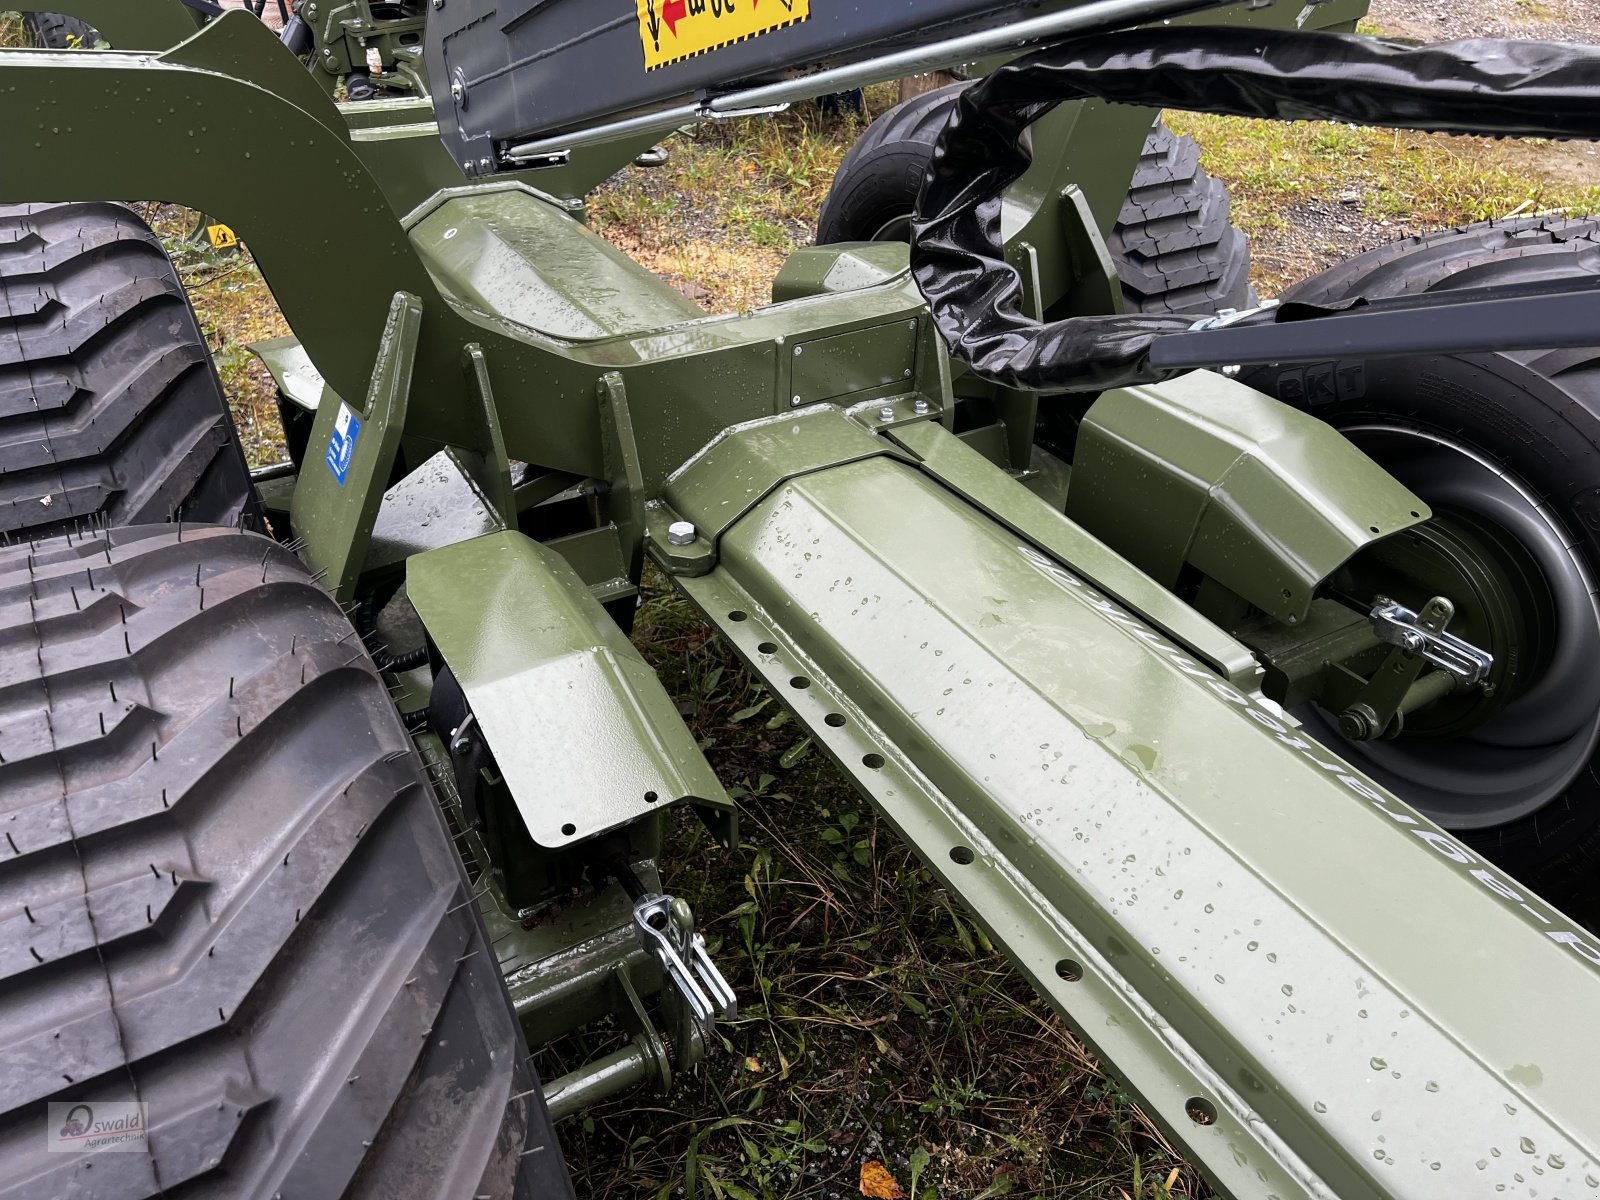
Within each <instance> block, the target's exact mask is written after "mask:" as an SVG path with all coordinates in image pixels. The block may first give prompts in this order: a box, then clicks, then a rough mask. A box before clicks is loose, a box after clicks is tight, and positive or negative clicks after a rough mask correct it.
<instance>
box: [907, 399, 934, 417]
mask: <svg viewBox="0 0 1600 1200" xmlns="http://www.w3.org/2000/svg"><path fill="white" fill-rule="evenodd" d="M911 411H912V412H914V413H916V414H917V415H918V416H919V417H925V416H927V415H928V414H929V413H931V412H932V411H933V405H931V404H929V403H928V402H927V401H926V400H924V399H923V398H922V397H921V396H918V397H917V398H916V399H915V400H913V401H912V402H911Z"/></svg>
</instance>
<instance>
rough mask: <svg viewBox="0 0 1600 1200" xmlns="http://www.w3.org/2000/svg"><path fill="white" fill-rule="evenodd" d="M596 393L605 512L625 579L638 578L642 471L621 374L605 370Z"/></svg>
mask: <svg viewBox="0 0 1600 1200" xmlns="http://www.w3.org/2000/svg"><path fill="white" fill-rule="evenodd" d="M596 391H597V392H598V393H599V402H600V430H601V434H602V437H601V443H600V449H601V455H602V457H603V460H604V462H605V471H606V484H607V486H608V487H609V488H610V491H609V492H608V493H607V495H606V498H605V503H606V511H607V513H608V515H609V516H610V518H611V523H612V524H613V525H615V526H616V527H617V536H618V538H619V539H620V540H621V542H622V553H623V558H624V559H625V561H626V562H627V566H628V578H629V579H638V578H639V573H640V571H641V570H643V568H644V535H645V515H644V499H645V492H644V472H643V470H642V469H641V468H640V466H639V446H638V444H637V443H636V442H635V441H634V437H633V414H632V413H631V412H630V411H629V410H628V389H627V387H626V386H625V385H624V384H623V382H622V376H621V375H619V374H617V372H615V371H608V372H607V373H606V374H604V375H602V376H601V377H600V381H599V384H598V385H597V387H596Z"/></svg>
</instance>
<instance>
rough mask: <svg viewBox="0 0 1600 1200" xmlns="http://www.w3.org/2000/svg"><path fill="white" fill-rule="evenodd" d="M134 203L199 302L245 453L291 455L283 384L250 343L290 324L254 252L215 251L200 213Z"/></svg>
mask: <svg viewBox="0 0 1600 1200" xmlns="http://www.w3.org/2000/svg"><path fill="white" fill-rule="evenodd" d="M134 208H135V209H136V210H137V211H138V212H139V214H140V215H141V216H142V217H144V219H145V220H146V221H147V222H149V224H150V227H151V228H152V229H154V230H155V231H156V233H158V234H159V235H160V236H161V240H162V242H163V243H164V244H165V245H166V248H167V253H168V255H170V256H171V258H172V263H173V266H175V267H177V269H178V275H179V277H180V278H181V279H182V280H183V286H184V290H185V291H186V292H187V293H188V295H189V303H190V304H192V305H193V306H194V313H195V317H196V318H197V319H198V321H199V324H200V333H201V336H202V337H204V338H205V342H206V345H207V346H208V347H209V348H210V350H211V359H212V362H214V363H215V364H216V368H217V377H218V379H220V380H221V382H222V390H223V392H224V393H225V394H226V395H227V397H228V406H229V407H230V408H231V409H232V410H233V422H234V425H235V427H236V428H237V429H238V431H239V442H240V444H241V445H242V446H243V447H244V454H245V459H246V460H247V461H248V462H249V464H250V465H251V466H252V467H260V466H267V465H269V464H271V463H276V462H281V461H283V460H284V459H285V458H287V457H288V454H289V452H288V449H287V448H286V447H285V445H284V441H283V427H282V425H281V424H280V423H279V421H278V401H277V394H278V391H277V385H276V384H275V383H274V382H273V380H272V375H271V373H270V372H268V370H267V369H266V367H264V366H262V365H261V360H260V359H258V358H257V357H256V356H255V355H254V354H251V353H250V351H249V350H248V349H247V347H248V346H249V345H250V344H251V343H252V342H259V341H265V340H266V339H267V338H274V337H281V336H283V335H284V334H286V333H288V332H289V325H288V322H287V321H285V320H284V319H283V314H282V313H281V312H280V311H278V305H277V302H276V301H275V300H274V299H273V298H272V292H271V290H270V289H269V288H268V287H267V284H266V281H265V280H264V279H262V277H261V271H260V269H259V268H258V267H257V266H256V264H255V260H254V259H253V258H251V257H250V254H249V252H248V251H247V250H245V249H244V248H243V247H241V248H240V249H239V250H237V251H216V250H213V249H212V248H211V245H210V243H209V242H208V241H206V239H205V238H204V237H203V236H201V237H196V236H195V230H196V228H197V226H198V224H199V221H200V217H199V214H197V213H194V212H192V211H190V210H189V209H187V208H180V207H178V206H177V205H173V204H136V205H134Z"/></svg>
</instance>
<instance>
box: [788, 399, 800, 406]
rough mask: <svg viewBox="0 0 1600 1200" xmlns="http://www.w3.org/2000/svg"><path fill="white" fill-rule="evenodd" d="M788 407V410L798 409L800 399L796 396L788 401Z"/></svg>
mask: <svg viewBox="0 0 1600 1200" xmlns="http://www.w3.org/2000/svg"><path fill="white" fill-rule="evenodd" d="M789 407H790V408H799V407H800V397H799V396H796V397H795V398H794V399H792V400H790V401H789Z"/></svg>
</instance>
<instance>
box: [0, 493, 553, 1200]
mask: <svg viewBox="0 0 1600 1200" xmlns="http://www.w3.org/2000/svg"><path fill="white" fill-rule="evenodd" d="M0 829H3V831H4V840H3V842H0V914H3V919H4V926H3V928H4V930H5V935H6V936H5V938H4V939H0V1040H3V1042H4V1045H3V1047H0V1097H3V1098H0V1161H4V1162H5V1164H6V1171H5V1172H4V1175H3V1176H0V1195H3V1196H5V1197H8V1198H11V1197H15V1198H22V1197H27V1198H29V1200H33V1198H37V1200H56V1198H59V1197H63V1196H89V1195H93V1196H97V1197H113V1196H114V1197H144V1196H156V1195H164V1196H176V1195H180V1194H181V1195H185V1196H189V1195H206V1196H222V1195H226V1196H259V1197H270V1196H284V1197H290V1196H301V1197H314V1196H343V1197H374V1198H380V1197H381V1198H384V1200H388V1198H393V1197H438V1198H439V1200H459V1198H460V1197H464V1196H483V1195H488V1196H492V1197H495V1198H496V1200H501V1198H506V1197H520V1198H533V1197H539V1198H543V1197H547V1196H548V1197H561V1196H566V1197H570V1196H571V1194H572V1193H571V1185H570V1181H569V1180H568V1178H567V1175H566V1171H565V1167H564V1166H563V1165H562V1162H561V1158H560V1151H559V1149H558V1148H557V1143H556V1141H555V1138H554V1135H553V1131H552V1129H551V1127H550V1123H549V1117H548V1112H547V1110H546V1109H545V1106H544V1103H543V1100H542V1096H541V1093H540V1091H539V1082H538V1079H537V1076H536V1075H535V1074H534V1072H533V1070H532V1067H531V1066H530V1064H529V1062H528V1059H527V1052H526V1047H525V1046H524V1044H523V1042H522V1039H521V1036H520V1034H519V1030H518V1025H517V1020H516V1017H515V1014H514V1013H513V1011H512V1008H511V1005H510V1002H509V999H508V997H507V995H506V992H505V989H504V986H503V984H502V981H501V978H500V972H499V970H498V967H497V964H496V961H495V955H494V952H493V950H492V948H491V947H490V946H489V945H488V944H487V939H486V936H485V934H484V932H483V926H482V923H481V921H480V919H479V916H478V912H477V906H476V904H475V903H474V899H475V897H474V896H473V893H472V892H471V891H470V890H469V885H468V882H467V877H466V874H465V872H464V871H463V869H462V866H461V863H460V860H459V859H458V858H457V857H456V855H455V854H454V852H453V851H452V848H451V842H450V837H449V835H448V833H447V829H446V825H445V822H444V820H443V818H442V816H441V813H440V811H439V809H438V807H437V804H436V801H435V798H434V795H433V792H432V790H431V789H430V787H429V785H428V783H427V781H426V778H425V777H424V774H423V772H422V770H421V767H420V764H419V761H418V759H417V755H416V753H415V751H414V749H413V747H412V744H411V742H410V739H409V738H408V737H407V735H406V732H405V730H404V729H403V728H402V726H401V722H400V719H399V718H398V716H396V714H395V711H394V708H393V706H392V705H391V703H390V700H389V697H388V694H387V692H386V690H385V687H384V683H383V680H382V678H381V676H380V675H379V674H378V673H377V671H376V670H375V669H374V668H373V666H372V663H371V661H370V660H369V658H368V657H367V655H366V653H365V651H364V650H363V649H362V644H361V642H360V640H359V639H358V638H357V637H355V636H354V632H353V630H352V629H351V627H350V625H349V623H348V622H347V621H346V619H345V617H344V615H343V613H342V612H341V611H340V609H339V606H338V605H337V604H335V603H334V601H333V599H332V598H331V597H330V596H328V595H327V594H326V593H325V592H323V591H322V590H321V589H320V588H319V587H318V586H317V585H316V584H315V583H314V581H313V580H312V579H311V578H310V577H309V576H308V574H307V572H306V571H305V569H304V568H303V567H302V566H301V564H300V563H299V562H298V561H297V560H296V559H295V558H294V556H293V555H292V554H290V553H289V552H288V551H287V550H285V549H284V548H282V547H281V546H279V545H277V544H276V543H274V542H272V541H270V540H268V539H266V538H264V537H261V536H259V535H255V534H249V533H241V532H238V531H236V530H233V529H224V528H216V527H199V528H197V527H195V526H192V525H172V524H168V525H158V526H140V527H136V528H125V529H116V530H110V531H97V532H94V533H92V534H90V535H88V536H86V537H71V536H63V537H59V538H54V539H50V540H48V541H42V542H38V543H35V544H34V545H32V546H29V545H27V544H20V545H14V546H11V547H8V548H4V549H0ZM135 1100H137V1101H141V1102H143V1103H144V1104H145V1105H146V1106H147V1107H146V1114H147V1130H148V1151H147V1152H146V1153H112V1154H101V1153H86V1154H62V1153H51V1152H49V1151H48V1149H47V1134H48V1133H49V1132H50V1129H49V1127H48V1126H47V1122H46V1114H47V1105H48V1104H49V1103H51V1102H66V1103H69V1104H81V1103H87V1104H89V1105H91V1106H95V1105H105V1104H109V1103H110V1102H113V1101H135ZM102 1111H104V1110H103V1109H102ZM60 1123H61V1118H60V1117H59V1116H58V1117H57V1119H56V1125H57V1126H59V1125H60Z"/></svg>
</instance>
